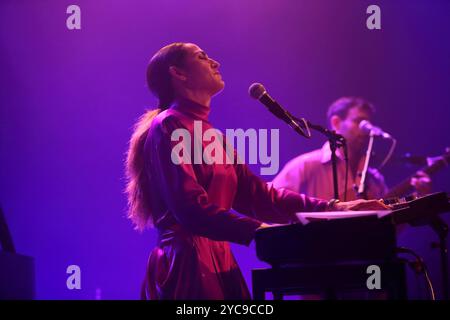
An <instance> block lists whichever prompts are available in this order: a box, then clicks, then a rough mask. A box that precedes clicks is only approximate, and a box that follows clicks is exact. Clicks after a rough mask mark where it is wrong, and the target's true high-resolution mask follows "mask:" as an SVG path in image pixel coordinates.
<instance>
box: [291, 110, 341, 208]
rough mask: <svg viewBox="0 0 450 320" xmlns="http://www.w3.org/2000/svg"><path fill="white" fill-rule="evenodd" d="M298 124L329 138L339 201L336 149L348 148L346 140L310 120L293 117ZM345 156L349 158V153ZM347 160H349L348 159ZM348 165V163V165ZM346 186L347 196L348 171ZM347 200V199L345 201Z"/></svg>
mask: <svg viewBox="0 0 450 320" xmlns="http://www.w3.org/2000/svg"><path fill="white" fill-rule="evenodd" d="M293 118H294V119H295V120H296V121H297V122H300V121H301V122H303V123H304V124H305V125H306V126H307V127H309V128H311V129H314V130H316V131H317V132H320V133H322V134H323V135H324V136H325V137H327V139H328V141H329V143H330V150H331V165H332V168H333V189H334V198H335V199H339V186H338V177H337V156H336V149H337V148H340V147H344V148H345V147H346V141H345V138H344V137H343V136H342V135H340V134H337V133H336V132H335V131H331V130H329V129H327V128H324V127H322V126H320V125H316V124H312V123H311V122H309V121H308V120H305V119H299V118H296V117H293ZM345 155H346V157H347V152H345ZM346 160H347V159H346ZM347 165H348V163H347ZM345 179H346V186H345V190H344V192H345V194H346V192H347V170H346V177H345ZM345 200H346V199H345Z"/></svg>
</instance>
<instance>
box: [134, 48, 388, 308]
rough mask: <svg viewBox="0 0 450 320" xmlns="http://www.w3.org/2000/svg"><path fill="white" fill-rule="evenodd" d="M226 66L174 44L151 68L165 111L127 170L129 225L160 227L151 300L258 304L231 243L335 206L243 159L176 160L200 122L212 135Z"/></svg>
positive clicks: (148, 285)
mask: <svg viewBox="0 0 450 320" xmlns="http://www.w3.org/2000/svg"><path fill="white" fill-rule="evenodd" d="M219 66H220V65H219V63H218V62H216V61H214V60H213V59H211V58H209V57H208V55H207V54H206V53H205V52H204V51H203V50H202V49H200V48H199V47H198V46H197V45H195V44H191V43H173V44H170V45H168V46H165V47H163V48H162V49H160V50H159V51H158V52H157V53H156V54H155V55H154V56H153V57H152V58H151V60H150V63H149V65H148V68H147V83H148V86H149V88H150V90H151V92H152V93H153V94H154V95H155V96H156V97H157V98H158V100H159V109H157V110H153V111H148V112H147V113H145V114H144V115H143V116H142V117H141V118H140V120H139V121H138V122H137V124H136V126H135V131H134V133H133V135H132V137H131V140H130V147H129V150H128V155H127V163H126V169H127V176H128V184H127V189H126V191H127V194H128V201H129V218H130V219H131V220H132V221H133V222H134V224H135V225H136V227H137V229H139V230H143V229H145V228H146V227H147V226H154V227H155V228H156V229H157V231H158V242H157V246H156V247H155V248H154V249H153V251H152V252H151V254H150V257H149V261H148V266H147V274H146V277H145V282H144V286H143V290H142V298H149V299H239V300H240V299H250V294H249V291H248V289H247V285H246V283H245V281H244V279H243V277H242V274H241V272H240V269H239V267H238V266H237V264H236V261H235V259H234V257H233V254H232V252H231V250H230V245H229V242H235V243H239V244H244V245H248V244H249V243H250V242H251V241H252V239H253V237H254V235H255V230H256V229H258V228H263V227H267V226H268V225H267V224H266V223H290V222H292V221H295V220H296V216H295V212H299V211H325V210H328V209H330V205H329V203H328V202H327V201H323V200H318V199H314V198H309V197H307V196H305V195H300V194H297V193H293V192H290V191H288V190H283V189H280V190H277V189H274V188H272V187H270V186H269V185H268V184H266V183H265V182H263V181H262V180H261V179H260V178H258V177H257V176H255V175H254V174H253V173H252V172H250V170H249V169H248V167H247V166H246V165H245V164H239V163H237V161H236V157H237V155H236V153H235V152H234V154H232V155H231V156H232V157H234V159H233V160H234V161H229V162H227V161H220V162H216V163H212V164H206V163H204V162H203V161H202V163H200V164H198V163H195V164H190V163H189V162H184V163H183V162H182V163H179V161H174V158H173V157H174V155H173V152H172V151H173V148H174V147H175V146H176V145H177V144H178V143H179V141H178V140H177V141H172V140H173V139H171V138H172V132H173V131H174V130H176V129H185V130H187V131H188V132H189V133H190V134H191V136H194V121H200V122H201V124H202V130H203V132H204V131H206V130H208V129H210V128H212V126H211V123H210V122H209V121H208V115H209V112H210V110H211V109H210V104H211V98H212V97H213V96H215V95H216V94H218V93H219V92H220V91H221V90H222V89H223V88H224V82H223V80H222V77H221V75H220V73H219ZM223 139H224V138H223ZM223 141H224V144H223V145H225V143H226V141H225V139H224V140H223ZM202 143H204V142H202ZM193 144H194V143H192V142H191V144H188V145H190V146H192V145H193ZM206 145H207V144H205V145H204V146H203V147H205V146H206ZM224 149H225V147H224ZM191 151H192V152H191V155H193V154H194V152H195V150H194V149H193V148H192V150H191ZM223 155H224V157H227V156H229V154H228V155H227V153H226V152H225V151H224V152H223ZM178 156H179V157H181V156H182V155H178ZM175 160H180V159H175ZM331 207H332V209H335V210H336V209H338V210H344V209H347V210H348V209H380V208H384V207H383V205H382V204H381V203H379V202H378V201H369V202H364V201H355V202H347V203H334V202H333V205H332V206H331ZM232 209H234V210H232Z"/></svg>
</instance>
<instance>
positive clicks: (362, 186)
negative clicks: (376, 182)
mask: <svg viewBox="0 0 450 320" xmlns="http://www.w3.org/2000/svg"><path fill="white" fill-rule="evenodd" d="M373 139H374V134H373V131H372V130H371V131H370V134H369V145H368V146H367V151H366V159H365V160H364V167H363V170H362V172H361V181H360V182H359V187H358V194H357V197H358V199H367V190H366V178H367V171H368V170H369V162H370V157H371V155H372V149H373Z"/></svg>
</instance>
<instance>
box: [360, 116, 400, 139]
mask: <svg viewBox="0 0 450 320" xmlns="http://www.w3.org/2000/svg"><path fill="white" fill-rule="evenodd" d="M359 128H360V129H361V130H362V131H364V132H367V133H369V134H372V135H374V136H380V137H383V138H385V139H392V136H391V135H390V134H389V133H387V132H384V131H383V130H382V129H381V128H380V127H376V126H374V125H373V124H371V123H370V121H368V120H362V121H361V122H360V123H359Z"/></svg>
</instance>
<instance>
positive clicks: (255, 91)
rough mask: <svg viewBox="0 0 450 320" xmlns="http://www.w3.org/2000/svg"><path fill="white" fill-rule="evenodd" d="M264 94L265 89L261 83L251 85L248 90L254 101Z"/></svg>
mask: <svg viewBox="0 0 450 320" xmlns="http://www.w3.org/2000/svg"><path fill="white" fill-rule="evenodd" d="M265 92H266V88H264V86H263V85H262V84H261V83H253V84H252V85H251V86H250V87H249V88H248V94H249V95H250V96H251V97H252V98H255V99H258V100H259V98H261V96H262V95H263V94H264V93H265Z"/></svg>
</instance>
